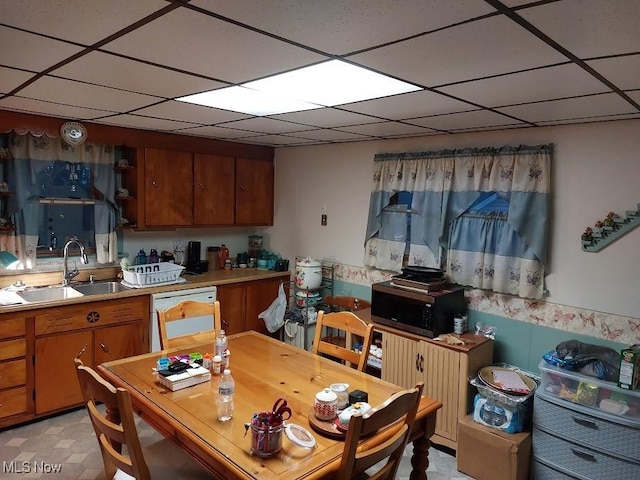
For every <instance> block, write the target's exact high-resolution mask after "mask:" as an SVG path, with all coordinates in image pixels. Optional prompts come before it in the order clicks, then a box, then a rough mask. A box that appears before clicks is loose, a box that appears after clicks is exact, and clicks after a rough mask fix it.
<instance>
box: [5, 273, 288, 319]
mask: <svg viewBox="0 0 640 480" xmlns="http://www.w3.org/2000/svg"><path fill="white" fill-rule="evenodd" d="M290 276H291V272H288V271H287V272H276V271H273V270H259V269H256V268H246V269H241V268H238V269H233V270H230V271H227V270H216V271H212V272H207V273H203V274H201V275H184V274H183V275H182V276H181V277H180V278H184V279H186V280H187V281H186V282H184V283H176V284H172V285H163V286H157V287H145V288H132V289H130V290H126V291H124V292H117V293H108V294H104V295H86V296H84V297H76V298H70V299H67V300H59V301H55V302H38V303H26V304H21V305H7V306H0V313H11V312H23V311H29V310H36V309H41V308H50V307H59V306H63V305H73V304H80V303H88V302H100V301H104V300H118V299H121V298H129V297H137V296H141V295H151V294H154V293H163V292H173V291H178V290H187V289H190V288H200V287H209V286H213V285H228V284H233V283H241V282H251V281H256V280H265V279H269V278H278V277H286V280H288V279H289V278H290ZM104 280H107V279H104ZM99 281H103V279H100V280H99ZM71 286H73V283H72V284H71Z"/></svg>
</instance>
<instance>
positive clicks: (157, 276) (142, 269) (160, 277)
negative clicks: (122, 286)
mask: <svg viewBox="0 0 640 480" xmlns="http://www.w3.org/2000/svg"><path fill="white" fill-rule="evenodd" d="M183 270H184V267H183V266H182V265H176V264H175V263H170V262H161V263H150V264H148V265H133V266H131V267H129V269H128V270H123V271H122V275H123V277H124V281H125V282H127V283H129V284H131V285H134V286H139V285H155V284H157V283H170V282H175V281H176V280H178V277H180V274H181V273H182V271H183Z"/></svg>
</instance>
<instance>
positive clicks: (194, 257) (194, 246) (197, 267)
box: [187, 241, 209, 273]
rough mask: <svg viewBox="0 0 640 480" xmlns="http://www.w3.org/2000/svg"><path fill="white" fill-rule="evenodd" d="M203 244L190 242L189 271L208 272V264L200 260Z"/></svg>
mask: <svg viewBox="0 0 640 480" xmlns="http://www.w3.org/2000/svg"><path fill="white" fill-rule="evenodd" d="M201 247H202V245H201V243H200V242H196V241H190V242H189V243H188V244H187V270H188V271H189V272H192V273H204V272H206V271H207V270H208V264H209V262H207V261H206V260H202V259H201V258H200V252H201Z"/></svg>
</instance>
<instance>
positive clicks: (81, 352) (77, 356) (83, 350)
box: [75, 345, 87, 358]
mask: <svg viewBox="0 0 640 480" xmlns="http://www.w3.org/2000/svg"><path fill="white" fill-rule="evenodd" d="M86 351H87V345H85V346H84V347H82V350H80V353H78V354H77V355H76V357H75V358H80V357H81V356H82V355H83V354H84V352H86Z"/></svg>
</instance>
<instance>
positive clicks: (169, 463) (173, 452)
mask: <svg viewBox="0 0 640 480" xmlns="http://www.w3.org/2000/svg"><path fill="white" fill-rule="evenodd" d="M142 452H143V454H144V458H145V460H146V462H147V466H148V467H149V473H150V474H151V478H152V479H153V480H180V479H185V480H187V479H194V480H199V479H202V480H204V479H210V478H212V475H211V474H210V473H209V472H207V471H205V470H204V469H203V468H202V467H201V466H200V465H199V464H198V463H197V462H196V461H195V460H193V459H192V458H191V457H190V456H189V455H187V454H186V453H185V452H184V451H182V450H181V449H180V448H179V447H177V446H176V445H175V444H174V443H172V442H171V441H170V440H166V439H164V440H159V441H157V442H154V443H152V444H150V445H148V446H146V447H143V448H142ZM113 480H135V479H134V478H133V477H132V476H130V475H128V474H126V473H125V472H123V471H122V470H118V471H117V472H116V474H115V475H114V476H113Z"/></svg>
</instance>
